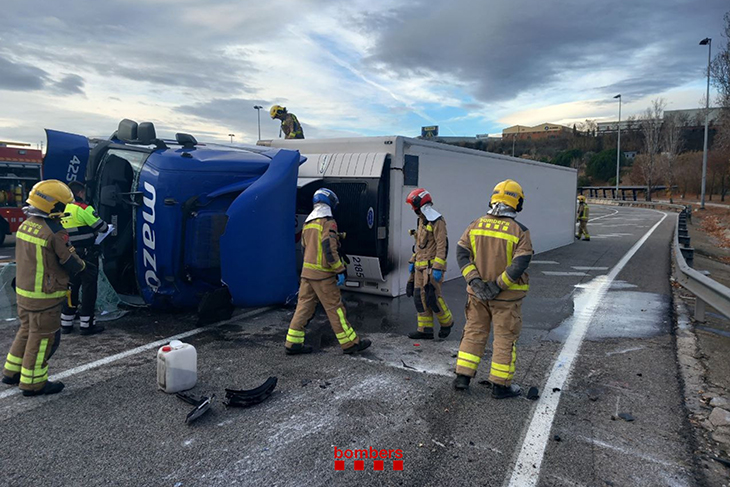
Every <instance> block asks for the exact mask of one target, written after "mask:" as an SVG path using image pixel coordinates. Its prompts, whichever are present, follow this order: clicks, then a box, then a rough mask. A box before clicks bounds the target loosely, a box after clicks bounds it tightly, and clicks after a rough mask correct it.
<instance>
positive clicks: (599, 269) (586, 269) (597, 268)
mask: <svg viewBox="0 0 730 487" xmlns="http://www.w3.org/2000/svg"><path fill="white" fill-rule="evenodd" d="M572 267H573V269H575V270H576V271H607V270H608V267H584V266H579V265H578V266H572Z"/></svg>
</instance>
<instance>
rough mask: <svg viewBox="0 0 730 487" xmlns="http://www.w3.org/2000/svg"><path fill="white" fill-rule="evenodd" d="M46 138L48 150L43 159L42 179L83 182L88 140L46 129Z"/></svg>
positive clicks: (87, 154) (87, 155) (81, 136)
mask: <svg viewBox="0 0 730 487" xmlns="http://www.w3.org/2000/svg"><path fill="white" fill-rule="evenodd" d="M46 138H47V139H48V145H47V147H48V149H47V150H46V156H45V157H44V158H43V179H58V180H59V181H63V182H64V183H70V182H71V181H80V182H83V181H84V177H85V174H86V165H87V164H88V162H89V150H90V148H89V139H87V138H86V137H84V136H83V135H76V134H70V133H68V132H59V131H57V130H50V129H46Z"/></svg>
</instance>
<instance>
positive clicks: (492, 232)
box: [454, 179, 533, 399]
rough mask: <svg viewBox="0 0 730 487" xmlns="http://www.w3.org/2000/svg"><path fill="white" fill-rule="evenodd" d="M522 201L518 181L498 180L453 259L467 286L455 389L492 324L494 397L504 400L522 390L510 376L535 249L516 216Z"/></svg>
mask: <svg viewBox="0 0 730 487" xmlns="http://www.w3.org/2000/svg"><path fill="white" fill-rule="evenodd" d="M524 200H525V196H524V193H523V192H522V187H521V186H520V185H519V184H518V183H517V182H516V181H513V180H511V179H508V180H506V181H502V182H501V183H499V184H497V186H495V188H494V191H493V193H492V197H491V201H490V203H489V208H490V209H489V211H488V212H487V214H486V215H485V216H483V217H481V218H478V219H476V220H474V221H473V222H472V223H471V225H469V227H468V228H467V229H466V231H465V232H464V234H463V235H462V236H461V239H460V240H459V244H458V247H457V252H456V258H457V261H458V262H459V267H460V268H461V274H462V275H463V276H464V279H466V282H467V283H469V285H468V287H467V292H468V301H467V305H466V325H465V326H464V334H463V335H462V338H461V344H460V345H459V354H458V356H457V361H456V379H455V380H454V387H455V388H456V389H468V388H469V381H470V380H471V378H472V377H474V376H475V375H476V373H477V366H478V365H479V362H481V360H482V354H483V353H484V350H485V347H486V345H487V339H488V338H489V331H490V327H491V325H492V324H493V325H494V343H493V346H492V363H491V368H490V373H489V382H491V383H492V396H493V397H495V398H497V399H504V398H508V397H515V396H519V395H520V388H519V386H517V385H515V384H512V378H513V377H514V374H515V362H516V360H517V339H518V338H519V337H520V331H521V330H522V299H523V298H524V297H525V295H526V294H527V290H528V289H529V284H528V276H527V273H526V272H525V271H526V270H527V266H528V265H529V264H530V260H531V259H532V253H533V252H532V242H531V240H530V231H529V230H528V229H527V228H526V227H525V226H524V225H522V224H521V223H519V222H518V221H516V220H515V217H516V216H517V213H518V212H519V211H521V210H522V205H523V203H524Z"/></svg>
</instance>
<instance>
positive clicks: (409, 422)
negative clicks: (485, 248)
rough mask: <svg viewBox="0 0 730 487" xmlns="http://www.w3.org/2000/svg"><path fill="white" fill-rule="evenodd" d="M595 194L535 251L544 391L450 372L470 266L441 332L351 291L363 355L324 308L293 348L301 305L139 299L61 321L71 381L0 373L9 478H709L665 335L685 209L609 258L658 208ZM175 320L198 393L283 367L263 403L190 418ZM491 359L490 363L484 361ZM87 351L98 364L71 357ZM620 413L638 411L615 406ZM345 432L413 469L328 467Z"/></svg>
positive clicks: (536, 335) (244, 383)
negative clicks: (48, 382)
mask: <svg viewBox="0 0 730 487" xmlns="http://www.w3.org/2000/svg"><path fill="white" fill-rule="evenodd" d="M591 210H592V212H591V214H592V215H593V216H594V217H593V218H594V220H593V221H592V222H591V223H590V224H589V227H588V228H589V231H590V232H591V235H592V237H593V238H592V240H591V241H590V242H584V241H580V242H575V243H574V244H572V245H569V246H567V247H563V248H560V249H556V250H553V251H550V252H546V253H543V254H540V255H538V256H536V257H535V262H534V263H533V264H532V265H531V266H530V269H529V271H528V272H529V273H530V282H531V291H530V294H529V295H528V297H527V298H526V299H525V301H524V304H523V333H522V337H521V338H520V341H519V344H518V362H517V372H516V376H515V380H516V381H517V382H518V383H520V384H522V385H523V386H530V385H535V386H537V387H539V388H540V391H541V396H542V397H541V398H540V400H539V401H536V402H533V401H529V400H527V399H525V398H518V399H513V400H505V401H495V400H493V399H492V398H491V397H490V391H489V388H487V387H486V386H483V385H480V384H478V383H477V382H476V381H473V382H472V387H471V390H470V391H469V392H467V393H456V392H455V391H453V389H452V388H451V380H452V378H453V367H454V361H455V358H454V356H455V353H456V351H457V349H458V342H459V338H460V336H461V331H462V330H463V326H464V315H463V312H462V310H463V307H464V303H465V293H464V290H465V285H464V282H463V280H462V279H460V278H459V279H454V280H452V281H449V282H447V283H446V284H445V285H444V295H445V299H446V301H447V302H448V304H449V306H450V308H451V309H452V312H453V313H454V316H455V320H456V322H455V328H454V331H453V332H452V334H451V335H450V336H449V337H448V338H447V339H446V340H438V339H437V340H425V341H416V342H414V341H412V340H409V339H408V338H407V337H405V334H406V333H407V332H408V331H411V330H413V329H415V327H416V314H415V309H414V307H413V303H412V300H411V299H409V298H406V297H401V298H397V299H392V300H383V299H380V298H375V297H371V296H363V295H353V294H348V295H347V296H346V297H345V300H346V304H347V308H348V315H349V318H350V320H351V322H352V323H353V325H354V327H355V329H356V330H357V332H358V333H359V334H361V335H365V336H368V337H370V338H371V339H372V340H373V343H374V344H373V347H372V348H371V349H370V350H368V351H367V352H365V353H363V354H362V355H360V356H357V357H344V356H342V354H341V353H340V352H339V350H338V348H337V347H336V341H335V339H334V337H333V336H332V332H331V330H330V329H329V325H328V323H327V322H326V319H325V317H324V315H323V313H320V314H318V315H317V317H316V318H315V319H314V320H313V321H312V322H311V323H310V325H309V327H308V331H307V342H308V343H310V344H312V345H314V347H315V348H316V349H317V353H315V354H312V355H310V356H301V357H287V356H285V355H284V353H283V340H284V335H285V333H286V328H287V324H288V321H289V319H290V318H291V315H292V313H293V310H292V309H285V308H279V309H268V310H262V311H257V312H251V311H243V312H240V313H239V314H238V315H237V316H235V317H234V318H233V319H232V320H230V322H228V323H225V324H222V325H219V326H211V327H207V328H205V329H196V328H195V326H196V325H195V324H196V320H195V317H193V316H190V315H188V314H176V315H168V314H159V313H152V312H149V311H134V312H132V313H130V315H129V316H126V317H124V318H122V319H120V320H118V321H116V322H114V323H110V324H108V326H109V330H108V331H107V332H105V333H104V334H102V335H100V336H97V337H80V336H77V335H71V336H68V337H67V336H64V338H63V343H62V345H61V347H60V349H59V352H58V354H57V357H54V359H53V361H52V364H51V375H53V374H54V373H55V374H63V373H66V374H67V375H66V376H65V377H66V378H65V382H66V383H67V389H66V390H65V391H64V392H63V393H61V394H60V395H58V396H55V397H44V398H23V397H21V396H19V395H17V394H10V392H9V391H11V389H0V430H2V431H3V438H6V441H7V442H8V444H13V445H15V446H16V449H3V450H0V464H1V465H3V472H4V476H5V479H6V481H7V483H8V484H11V483H12V485H31V484H36V483H50V484H52V485H79V484H81V483H83V484H84V485H108V484H117V485H170V486H187V485H331V484H337V485H340V484H347V485H373V484H380V485H434V486H436V485H439V486H440V485H495V486H499V485H509V480H510V478H511V476H512V475H513V474H514V473H515V472H516V471H519V472H527V473H528V474H529V475H530V476H532V478H533V479H534V480H535V484H536V485H591V486H593V485H698V481H697V480H696V478H695V474H696V472H695V470H694V461H693V457H692V445H691V440H690V435H689V434H688V428H689V426H688V423H687V421H686V413H685V411H684V407H683V404H682V399H681V394H680V384H679V380H678V378H677V365H676V359H675V354H674V345H673V343H674V342H673V340H674V338H673V335H672V312H671V306H670V305H671V298H670V293H669V280H668V276H669V243H670V236H671V234H672V231H673V225H674V220H673V217H668V218H666V219H665V220H664V221H663V222H662V223H661V224H660V225H659V226H658V227H657V228H656V230H655V231H654V233H652V235H651V236H650V237H649V238H648V239H647V240H646V241H645V242H644V243H643V244H642V245H641V246H640V247H638V249H634V250H635V254H633V256H632V257H631V258H630V260H628V262H626V263H625V267H622V268H621V270H620V272H615V273H612V269H614V268H615V266H616V265H617V264H618V263H619V262H620V261H621V260H622V257H624V256H625V255H626V254H627V252H629V251H630V250H631V249H632V247H633V246H634V245H635V244H637V242H638V241H639V240H640V238H641V237H642V236H643V235H645V234H646V233H647V232H648V231H649V230H650V229H651V228H652V227H653V226H654V225H655V224H656V223H657V222H659V221H660V220H661V218H662V217H663V214H662V213H660V212H655V211H651V210H643V209H629V208H620V209H616V208H610V207H608V208H604V207H599V206H594V207H592V209H591ZM452 231H453V230H452ZM453 273H458V270H456V269H451V270H449V274H450V275H451V274H453ZM614 274H615V275H614ZM610 279H613V280H612V281H610V282H609V280H610ZM581 323H582V324H584V325H585V326H587V331H586V333H585V341H581V342H580V345H581V346H579V347H578V350H577V351H576V353H575V354H574V355H575V359H574V368H573V373H572V374H571V375H570V376H569V377H568V378H567V380H566V381H565V383H564V385H563V387H562V388H561V389H562V390H559V391H552V390H543V389H544V385H545V384H546V381H550V380H552V375H553V373H554V372H551V371H553V370H554V366H555V364H556V360H557V359H558V357H559V356H560V357H562V356H563V355H562V354H564V353H565V350H566V347H567V345H568V344H567V342H566V337H568V336H571V335H570V332H571V330H573V329H574V328H575V327H576V326H582V325H581ZM177 333H191V335H190V336H188V337H186V338H185V341H188V342H190V343H192V344H193V345H195V346H196V348H197V350H198V368H199V380H198V385H197V386H196V387H195V388H194V389H193V391H192V392H193V393H195V394H203V393H215V394H216V395H217V396H218V398H219V399H222V397H223V395H224V394H223V389H224V388H225V387H235V388H251V387H255V386H256V385H259V384H260V383H262V382H263V381H264V380H265V379H266V378H267V377H269V376H270V375H275V376H278V378H279V385H278V386H277V390H276V392H275V393H274V395H273V396H272V397H271V398H270V399H269V400H267V401H266V402H264V403H263V404H261V405H258V406H256V407H253V408H250V409H225V408H223V406H222V405H221V404H220V402H219V403H218V404H216V405H214V407H213V410H212V411H211V413H209V415H208V416H205V417H203V418H201V419H200V420H199V421H198V422H196V423H194V424H193V425H191V426H186V425H185V424H184V418H185V415H186V414H187V412H188V411H189V410H190V406H189V405H187V404H185V403H183V402H182V401H180V400H178V399H176V398H175V397H173V396H168V395H165V394H164V393H162V392H160V391H157V390H156V385H155V373H156V369H155V360H154V357H155V352H156V348H157V346H156V345H155V346H150V345H149V344H150V343H151V342H155V341H157V340H162V339H164V338H165V337H169V336H172V335H175V334H177ZM11 340H12V331H11V329H9V328H7V327H0V348H2V349H3V350H4V349H7V347H8V346H9V344H10V341H11ZM153 345H154V344H153ZM135 347H140V348H135ZM137 350H139V351H137ZM130 351H131V352H130ZM114 354H118V355H114ZM485 355H486V356H485V360H484V362H483V363H482V366H481V369H480V372H479V375H478V377H477V378H478V379H484V378H486V376H487V374H488V370H487V367H485V364H488V357H489V351H487V352H486V354H485ZM104 357H107V361H106V362H104V363H100V364H99V365H94V361H96V360H99V359H103V358H104ZM109 357H111V359H109ZM116 357H118V358H116ZM112 359H113V360H112ZM84 364H92V365H91V366H89V367H87V368H84V367H81V369H80V371H78V372H76V371H75V370H76V369H74V368H77V367H79V366H81V365H84ZM551 397H552V398H553V399H557V407H556V410H555V412H554V418H553V417H550V418H538V420H540V421H547V419H549V420H550V422H548V423H547V428H548V432H550V438H551V440H550V441H549V442H548V443H547V444H546V445H545V447H544V448H542V450H541V451H540V454H541V461H542V464H541V465H537V464H522V463H519V459H520V458H522V457H521V456H520V452H521V450H522V449H523V447H525V445H530V444H531V442H532V440H533V439H534V438H528V437H526V436H525V435H526V433H527V431H528V425H531V424H532V423H534V422H535V421H536V420H535V417H534V415H535V412H536V411H540V410H541V409H540V408H541V405H542V404H543V403H544V402H547V401H548V400H549V399H550V398H551ZM619 413H630V414H632V415H633V416H634V418H635V420H634V421H633V422H626V421H624V420H622V419H614V418H617V417H618V414H619ZM551 426H552V430H551V429H550V427H551ZM554 435H558V437H559V438H560V441H557V440H555V439H554ZM335 447H337V448H339V449H361V448H364V449H368V448H370V447H372V448H375V449H400V450H402V456H403V465H404V467H403V471H394V470H393V463H392V459H386V460H385V462H384V471H374V463H373V460H370V459H366V460H365V463H364V470H363V471H355V470H354V464H353V461H352V460H346V461H345V471H342V472H340V471H335V470H334V448H335ZM16 452H25V453H28V452H34V453H36V454H38V455H40V457H41V458H43V459H44V460H43V461H44V466H45V467H44V469H42V470H33V471H32V472H29V470H28V469H27V468H25V467H23V464H22V463H21V462H18V461H17V455H16ZM543 454H544V455H543ZM513 485H514V484H513Z"/></svg>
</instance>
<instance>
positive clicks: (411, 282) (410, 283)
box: [406, 281, 414, 298]
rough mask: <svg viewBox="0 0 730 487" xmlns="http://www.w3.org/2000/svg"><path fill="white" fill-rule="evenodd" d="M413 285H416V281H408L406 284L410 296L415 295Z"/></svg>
mask: <svg viewBox="0 0 730 487" xmlns="http://www.w3.org/2000/svg"><path fill="white" fill-rule="evenodd" d="M413 287H414V282H413V281H408V284H406V296H408V297H409V298H412V297H413Z"/></svg>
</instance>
